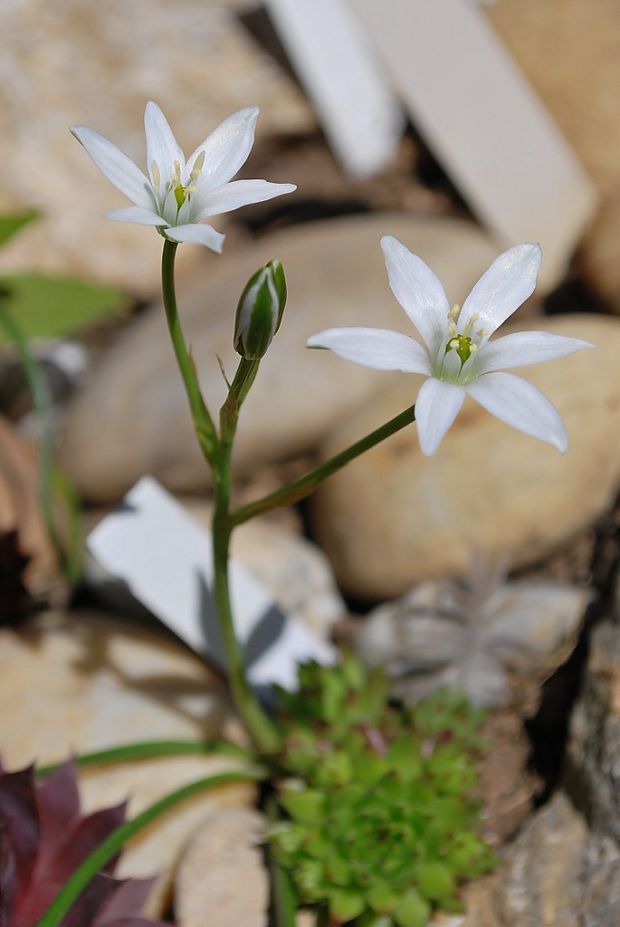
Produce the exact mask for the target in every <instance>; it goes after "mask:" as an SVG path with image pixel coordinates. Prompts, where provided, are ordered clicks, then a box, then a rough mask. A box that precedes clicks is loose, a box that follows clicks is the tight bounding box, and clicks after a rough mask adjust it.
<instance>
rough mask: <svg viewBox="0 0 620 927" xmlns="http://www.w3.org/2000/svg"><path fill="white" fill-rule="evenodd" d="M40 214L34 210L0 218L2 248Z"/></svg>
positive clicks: (0, 244)
mask: <svg viewBox="0 0 620 927" xmlns="http://www.w3.org/2000/svg"><path fill="white" fill-rule="evenodd" d="M37 215H38V213H37V212H36V211H35V210H34V209H29V210H26V211H24V212H16V213H12V214H9V215H4V216H0V248H1V247H2V245H4V244H5V243H6V242H7V241H8V240H9V238H12V237H13V235H16V234H17V232H19V230H20V229H23V227H24V226H25V225H28V223H29V222H32V220H33V219H36V218H37Z"/></svg>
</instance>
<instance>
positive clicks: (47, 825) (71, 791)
mask: <svg viewBox="0 0 620 927" xmlns="http://www.w3.org/2000/svg"><path fill="white" fill-rule="evenodd" d="M36 801H37V808H38V811H39V822H40V827H41V845H42V849H46V850H54V848H55V847H56V846H57V845H58V843H59V842H60V841H61V840H62V839H63V837H64V836H65V834H66V832H67V828H68V827H71V825H72V824H73V822H74V821H75V820H76V819H77V818H78V817H79V814H80V796H79V792H78V787H77V777H76V770H75V766H74V764H73V763H72V762H69V763H63V764H62V766H59V767H58V769H56V770H55V771H54V772H53V773H50V775H49V776H47V778H46V779H44V781H43V782H42V783H41V784H39V785H37V798H36ZM40 857H41V850H40V851H39V858H40Z"/></svg>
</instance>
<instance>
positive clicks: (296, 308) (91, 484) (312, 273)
mask: <svg viewBox="0 0 620 927" xmlns="http://www.w3.org/2000/svg"><path fill="white" fill-rule="evenodd" d="M388 232H389V233H391V234H393V235H396V236H397V237H399V238H401V239H402V240H403V241H404V242H405V243H406V244H407V245H408V246H409V247H410V248H412V249H413V250H415V251H416V252H418V253H419V254H420V255H421V256H422V257H424V259H425V260H426V261H428V262H429V263H430V264H431V265H432V266H433V267H434V268H435V269H436V271H437V273H438V274H439V275H440V276H441V277H442V279H443V281H444V283H445V286H446V289H447V292H448V294H449V295H450V296H453V297H454V298H455V299H456V298H457V296H458V297H459V298H461V297H462V294H464V293H467V292H468V290H469V288H470V287H471V285H472V284H473V283H474V282H475V280H476V279H477V278H478V276H479V275H480V273H481V272H482V271H483V270H484V269H485V267H486V266H487V265H488V264H489V263H490V261H491V260H492V259H493V257H494V256H495V247H494V245H493V244H492V243H491V242H490V241H489V240H488V238H486V237H485V236H484V235H483V234H482V233H481V232H480V231H479V230H478V229H477V228H476V227H475V226H473V225H471V224H469V223H466V222H460V221H456V220H449V219H427V220H423V219H415V218H412V217H408V216H404V215H402V214H401V215H392V214H386V215H373V216H368V217H364V218H360V217H356V218H354V219H350V218H346V219H339V220H332V221H329V222H327V221H326V222H321V223H317V224H314V225H308V226H304V227H297V228H296V229H294V230H287V231H285V232H281V233H279V234H277V235H274V236H273V237H271V238H268V239H264V240H263V241H261V242H260V243H259V244H257V245H256V246H254V247H252V248H249V249H247V250H246V251H244V252H242V253H240V254H239V255H234V256H233V257H230V256H225V257H224V258H223V259H222V260H221V261H220V262H217V263H216V262H215V259H212V260H211V259H205V261H204V264H202V265H201V266H200V268H196V271H195V272H194V273H192V274H188V275H187V276H184V275H183V274H180V276H179V305H180V310H181V315H182V319H183V324H184V326H185V329H186V333H187V338H188V340H189V342H191V345H192V352H193V356H194V358H195V360H196V363H197V366H198V369H199V371H200V377H201V382H202V386H203V389H204V392H205V395H206V398H207V401H208V403H209V404H210V406H211V407H212V408H215V407H217V406H218V405H219V404H220V403H221V402H222V401H223V399H224V396H225V386H224V382H223V379H222V375H221V371H220V368H219V366H218V362H217V356H219V357H221V358H222V361H223V363H224V365H225V368H226V370H227V371H228V372H229V374H230V373H231V372H232V371H234V369H235V367H236V364H237V361H238V356H237V355H236V354H235V353H234V351H233V349H232V344H231V342H232V329H233V320H234V313H235V309H236V305H237V301H238V298H239V295H240V292H241V290H242V288H243V286H244V285H245V282H246V281H247V279H248V278H249V277H250V276H251V274H252V273H254V271H255V270H256V269H257V268H258V267H259V266H260V265H261V264H262V263H264V262H265V261H267V260H270V259H271V258H275V257H277V258H279V259H280V260H281V261H282V262H283V263H284V267H285V270H286V274H287V278H288V284H289V305H288V307H287V310H286V315H285V318H284V322H283V324H282V328H281V329H280V331H279V333H278V335H277V337H276V338H275V339H274V341H273V344H272V346H271V348H270V350H269V353H268V354H267V356H266V358H265V360H264V361H263V363H262V365H261V369H260V371H259V373H258V376H257V378H256V382H255V385H254V387H253V389H252V392H251V393H250V395H249V398H248V400H247V402H246V405H245V406H244V409H243V412H242V416H241V422H240V427H239V435H238V442H237V446H236V453H235V467H236V472H237V474H241V475H243V474H248V473H252V472H254V471H255V470H256V468H257V467H259V466H260V465H261V464H265V463H267V462H270V461H275V460H279V459H282V458H284V457H286V456H289V455H294V454H297V453H300V452H303V451H305V450H307V449H308V448H313V447H314V446H315V445H316V443H317V442H318V440H319V439H320V437H321V436H322V435H324V434H325V433H326V431H327V430H328V429H329V428H330V427H332V426H333V425H334V423H335V422H336V421H338V419H339V418H341V417H342V416H343V415H345V414H348V413H349V412H350V411H351V410H352V409H353V408H354V407H355V406H359V405H360V404H361V403H364V402H367V400H368V399H369V398H370V396H371V395H373V393H376V392H377V391H378V390H380V389H383V388H385V386H386V385H387V384H388V383H389V382H390V381H391V380H392V381H393V379H394V374H385V373H383V372H381V371H372V370H368V369H366V368H363V367H359V366H357V365H354V364H347V363H345V362H343V361H341V360H340V359H339V358H337V357H335V356H328V355H327V352H324V353H323V354H321V355H319V354H318V353H317V352H315V351H307V350H306V348H305V342H306V339H307V338H308V337H309V336H310V335H311V334H313V333H315V332H317V331H319V330H321V329H323V328H327V327H329V326H331V325H348V324H351V325H365V324H367V325H375V326H386V327H395V328H400V329H401V330H403V331H408V330H409V329H410V327H411V326H410V323H409V320H408V319H407V317H406V316H405V314H404V312H403V310H402V309H401V307H400V306H399V305H398V303H397V302H396V300H395V299H394V297H393V296H392V294H391V292H390V291H389V289H388V285H387V278H386V272H385V266H384V262H383V256H382V253H381V249H380V247H379V238H380V237H381V235H383V234H385V233H388ZM396 376H397V375H396ZM61 453H62V464H63V466H64V467H65V469H66V470H67V472H68V473H69V474H70V475H71V477H72V478H73V480H74V481H75V482H76V484H77V486H78V487H79V489H80V490H81V491H82V492H84V493H85V494H86V495H87V496H89V497H90V498H91V499H95V500H111V499H112V500H113V499H116V498H119V497H120V496H121V495H122V494H123V492H124V491H125V490H126V489H127V488H128V487H129V486H130V485H131V484H133V483H134V482H135V481H136V479H138V478H139V477H140V476H142V475H144V474H145V473H150V474H152V475H153V476H156V477H157V478H158V479H160V480H161V481H162V482H163V483H165V484H166V485H167V486H169V487H170V488H172V489H177V490H185V491H193V490H196V489H199V488H202V487H204V486H205V485H206V483H207V475H206V468H205V466H204V463H203V461H202V459H201V457H200V454H199V452H198V450H197V446H196V440H195V437H194V434H193V430H192V426H191V421H190V416H189V412H188V411H187V403H186V399H185V396H184V393H183V390H182V387H181V382H180V378H179V373H178V371H177V369H176V366H175V363H174V360H173V355H172V349H171V347H170V344H169V340H168V333H167V330H166V324H165V319H164V315H163V310H162V308H161V306H155V307H153V309H152V311H150V312H148V313H147V314H146V315H145V316H144V317H142V318H140V319H137V320H136V321H135V323H134V324H133V325H132V326H131V327H130V328H129V329H128V330H127V331H126V332H124V333H123V337H122V339H121V340H119V342H118V343H117V344H116V346H115V347H114V348H113V349H112V350H111V351H110V352H109V354H108V355H107V356H106V357H104V359H103V360H102V362H101V364H100V366H99V367H98V369H97V370H96V371H95V372H94V375H93V376H92V378H91V380H90V383H89V384H87V385H86V386H85V388H84V390H83V392H82V394H81V395H80V396H79V397H78V398H77V400H76V402H75V403H74V404H73V406H72V407H71V409H70V410H69V413H68V417H67V422H66V427H65V429H64V435H63V446H62V452H61Z"/></svg>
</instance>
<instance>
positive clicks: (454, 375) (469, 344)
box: [438, 305, 487, 382]
mask: <svg viewBox="0 0 620 927" xmlns="http://www.w3.org/2000/svg"><path fill="white" fill-rule="evenodd" d="M460 312H461V307H460V306H457V305H454V306H453V307H452V309H451V310H450V312H449V313H448V334H449V338H448V340H447V341H446V342H445V346H444V350H443V353H442V354H441V353H440V355H439V357H438V360H439V364H440V372H439V376H440V378H441V379H445V380H454V381H455V382H460V381H461V380H462V379H463V367H464V366H465V364H466V363H467V361H468V360H469V359H470V357H471V356H472V355H473V354H475V353H476V351H477V350H478V348H479V346H480V342H481V340H482V339H483V338H484V337H485V336H486V334H487V332H486V330H485V329H484V328H480V329H478V331H474V330H473V329H474V325H475V324H476V322H477V321H478V319H479V316H478V315H477V314H476V313H474V314H473V315H472V316H471V318H470V320H469V321H468V322H467V324H466V325H465V326H464V327H463V328H462V330H461V331H459V328H458V318H459V315H460ZM451 352H454V354H455V355H456V357H458V361H456V358H454V362H452V363H451V362H450V359H449V355H451ZM455 363H456V365H457V366H456V368H455Z"/></svg>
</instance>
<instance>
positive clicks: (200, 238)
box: [166, 225, 226, 254]
mask: <svg viewBox="0 0 620 927" xmlns="http://www.w3.org/2000/svg"><path fill="white" fill-rule="evenodd" d="M166 236H167V237H168V238H171V239H172V240H173V241H188V242H192V243H193V244H195V245H205V246H206V247H207V248H210V249H211V251H215V252H217V254H221V253H222V248H223V247H224V238H225V237H226V236H225V235H222V234H221V232H217V231H216V230H215V229H214V228H213V227H212V226H210V225H177V226H176V227H174V228H169V229H166Z"/></svg>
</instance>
